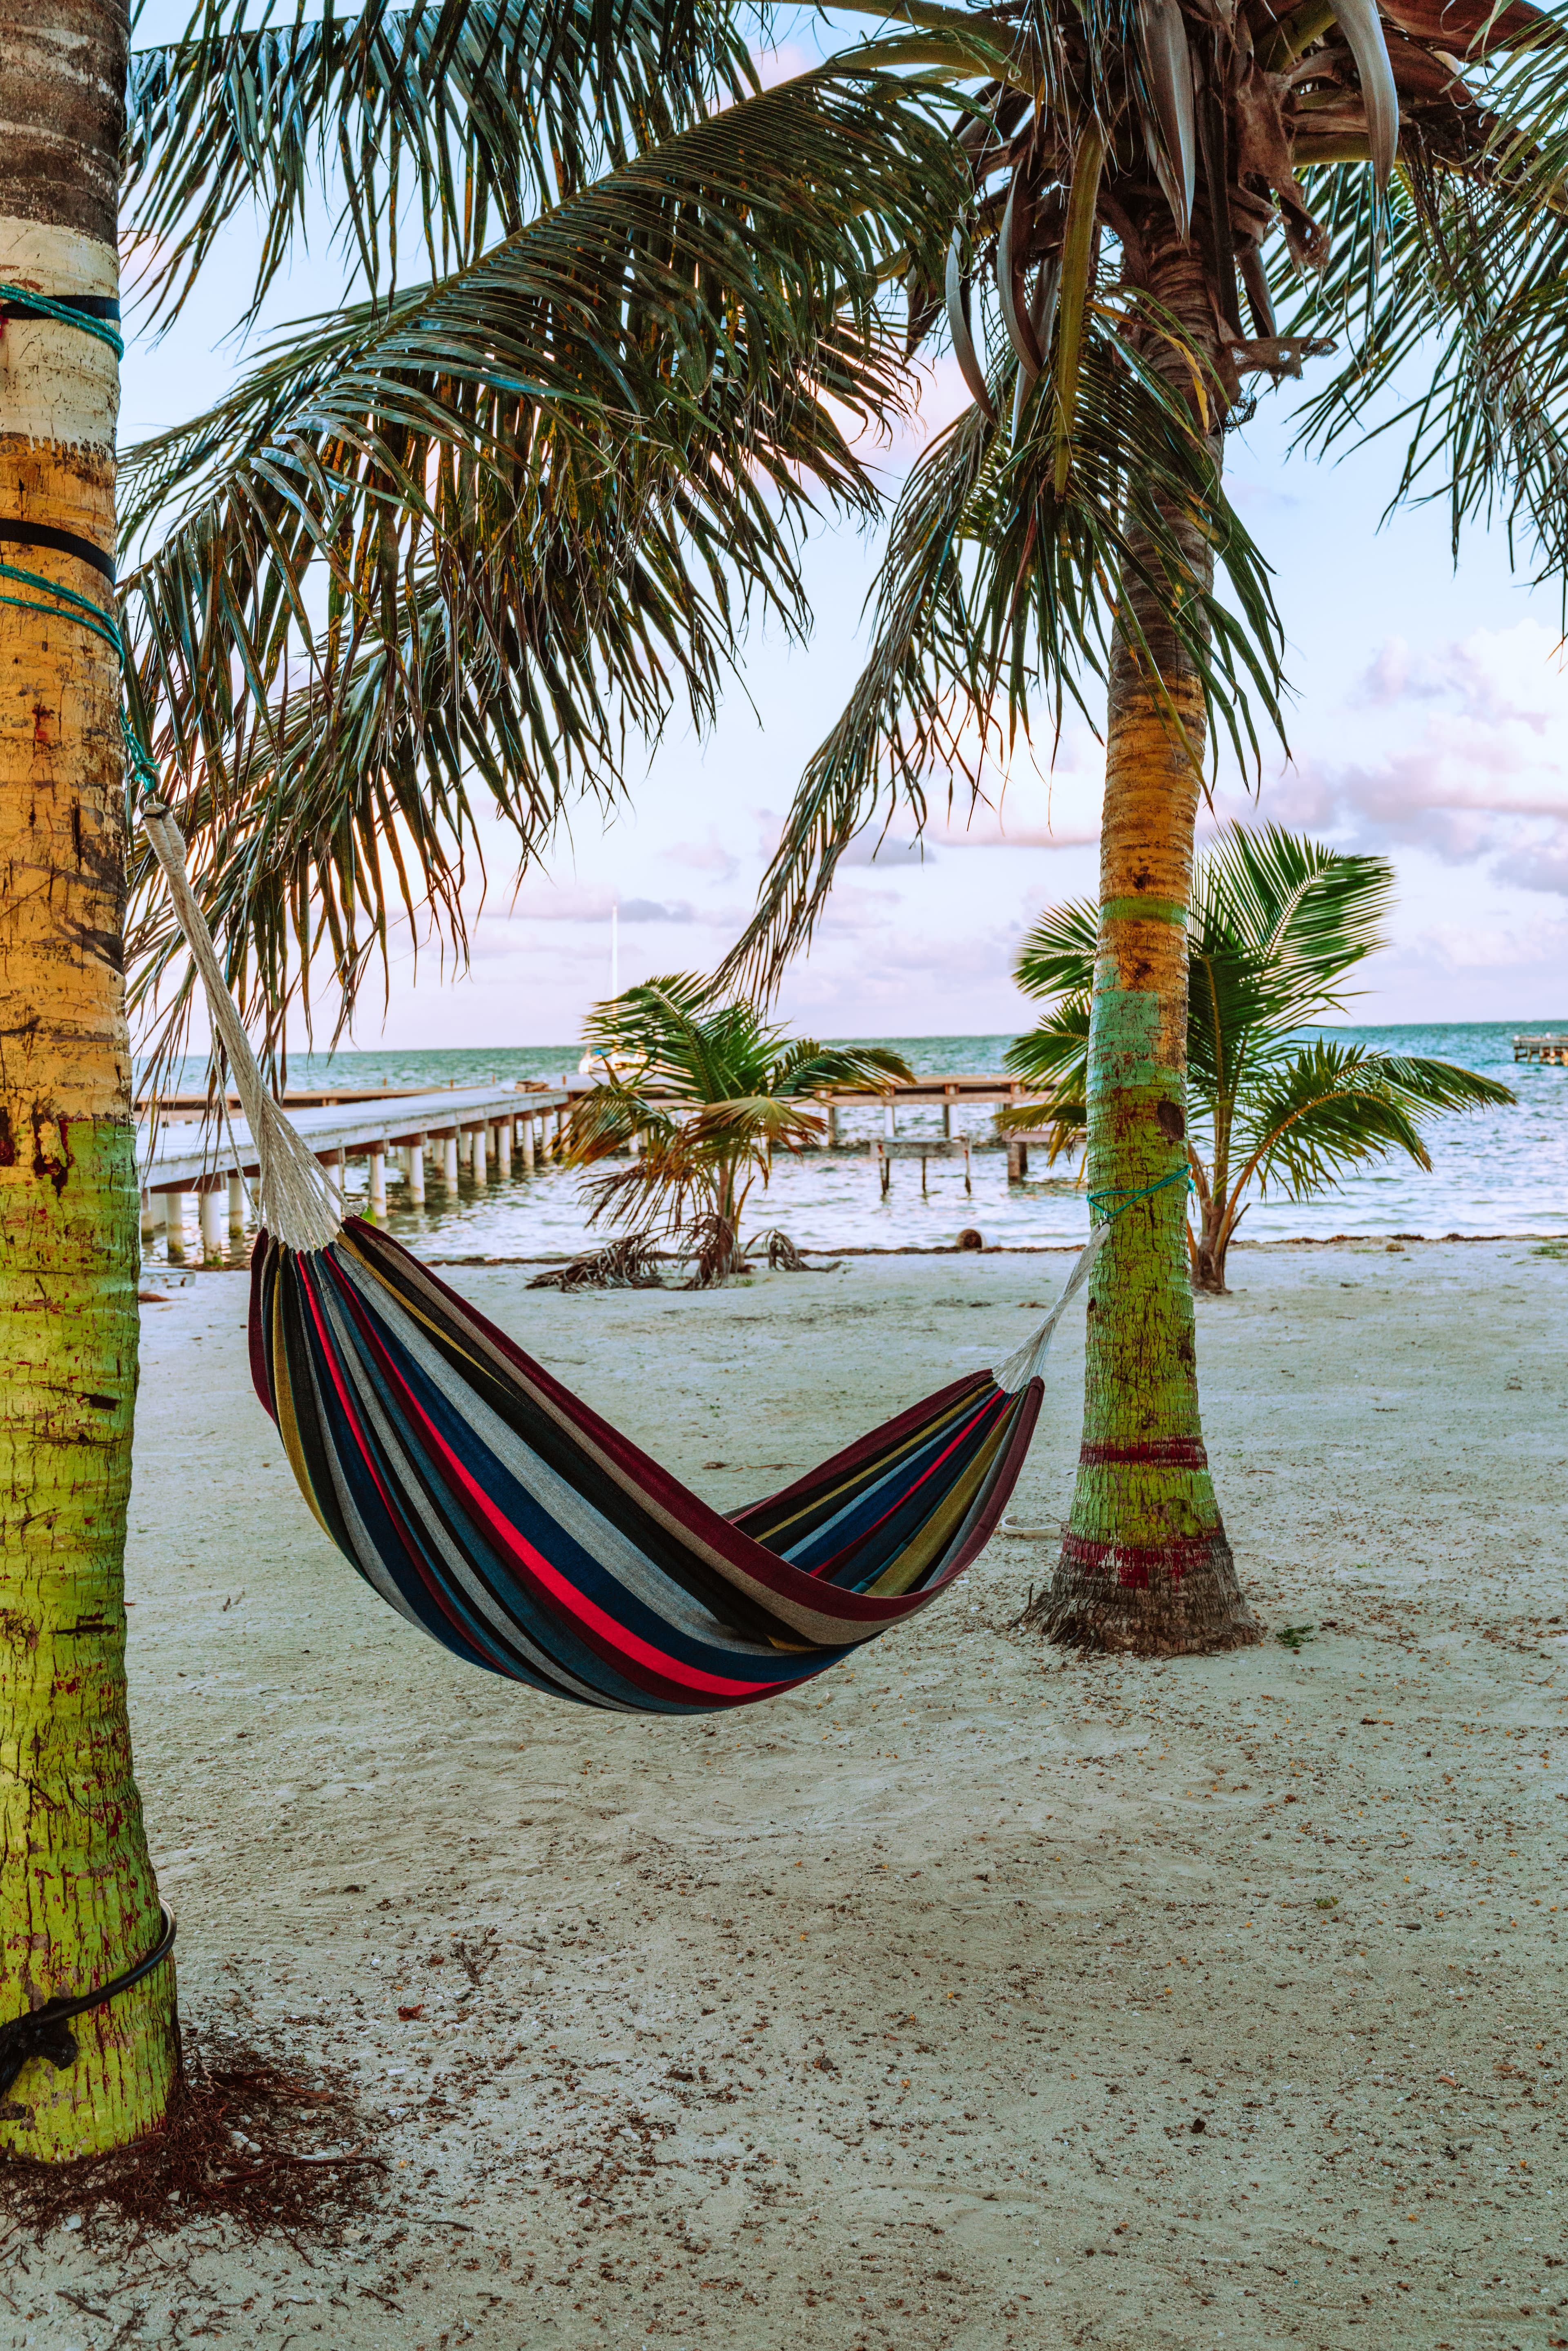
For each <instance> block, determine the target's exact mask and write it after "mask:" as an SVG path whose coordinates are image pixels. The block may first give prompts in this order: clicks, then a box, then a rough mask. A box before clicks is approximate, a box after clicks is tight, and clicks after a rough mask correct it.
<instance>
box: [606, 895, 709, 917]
mask: <svg viewBox="0 0 1568 2351" xmlns="http://www.w3.org/2000/svg"><path fill="white" fill-rule="evenodd" d="M621 919H622V922H623V923H695V921H696V920H697V917H696V915H695V914H694V913H693V911H692V909H691V907H690V906H689V905H688V904H686V902H685V899H684V898H683V899H678V900H677V901H676V903H675V904H674V905H673V906H665V905H663V904H661V903H660V901H659V900H658V899H657V898H626V899H623V900H622V906H621Z"/></svg>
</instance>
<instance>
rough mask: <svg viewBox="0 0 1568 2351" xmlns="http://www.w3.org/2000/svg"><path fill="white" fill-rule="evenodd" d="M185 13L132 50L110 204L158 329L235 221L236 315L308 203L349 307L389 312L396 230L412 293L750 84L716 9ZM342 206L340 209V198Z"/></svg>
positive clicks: (213, 8) (656, 3)
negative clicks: (250, 261) (415, 257)
mask: <svg viewBox="0 0 1568 2351" xmlns="http://www.w3.org/2000/svg"><path fill="white" fill-rule="evenodd" d="M247 13H249V12H248V11H247V10H246V7H245V6H244V5H243V0H204V5H201V6H199V7H198V8H197V9H196V11H195V13H194V14H193V16H192V18H191V21H190V23H189V25H188V26H187V28H186V30H185V33H184V35H183V37H182V38H181V39H179V40H177V41H169V42H162V43H159V44H157V45H156V46H154V47H146V48H142V49H139V50H137V51H136V52H135V53H134V54H133V56H132V58H131V73H130V83H129V89H128V93H127V106H126V128H125V139H124V162H123V181H122V201H123V203H124V204H125V205H126V208H127V213H128V216H129V217H130V219H131V221H132V223H133V227H132V232H131V235H132V244H133V246H134V247H135V248H137V249H138V250H141V251H143V252H145V253H146V255H147V256H149V259H148V267H147V270H146V273H145V276H144V278H143V281H142V290H143V294H144V297H145V298H147V299H148V300H149V301H150V303H151V307H152V316H153V317H154V319H159V320H161V321H162V322H163V323H165V324H167V323H168V322H170V321H171V320H172V319H174V318H176V317H177V316H178V315H179V313H180V311H181V309H182V308H183V307H184V305H185V303H186V302H187V301H188V300H189V298H190V297H191V295H192V293H193V289H194V287H195V286H196V284H197V281H198V279H199V277H200V276H201V273H202V271H203V268H204V266H205V265H206V263H207V262H208V261H209V259H210V258H211V257H212V256H213V254H214V250H215V248H216V246H217V244H218V240H219V239H220V237H221V236H222V235H223V232H224V231H225V228H226V227H227V226H228V225H229V224H230V223H231V222H233V221H234V220H235V217H236V215H238V214H242V213H246V212H254V213H255V214H258V215H259V217H260V220H261V223H262V240H261V252H260V256H259V258H258V261H257V265H256V279H255V283H254V285H253V287H252V288H251V293H250V298H249V312H250V314H251V315H254V313H255V311H256V308H257V307H258V306H259V305H260V303H261V302H262V301H263V300H264V298H266V296H267V292H268V290H269V289H270V287H272V285H273V284H274V282H275V281H276V279H277V277H278V275H279V273H280V272H281V271H283V270H284V269H285V268H286V267H287V263H288V260H289V258H290V256H291V254H292V252H293V250H294V248H295V246H296V244H297V242H298V239H299V238H300V237H301V236H302V235H303V234H304V232H305V227H306V222H307V217H308V212H309V209H310V206H311V204H313V203H315V202H319V201H321V200H322V199H323V198H325V199H326V200H327V201H329V202H330V201H333V200H334V198H336V200H337V201H338V202H340V204H341V213H340V218H339V219H338V221H337V223H336V227H337V230H338V231H339V233H340V235H341V236H342V237H343V238H344V239H346V241H347V242H348V243H349V245H350V248H351V250H352V252H353V254H354V256H355V257H356V260H357V264H358V267H359V270H360V272H361V276H362V277H363V280H364V283H365V286H366V287H367V289H368V290H369V291H371V292H372V293H374V292H376V291H378V290H380V291H382V293H387V294H390V293H391V291H392V288H393V287H394V286H395V284H396V281H397V277H398V235H399V229H400V226H402V225H405V223H406V218H407V215H408V214H410V213H411V212H412V214H413V216H414V218H415V219H416V220H417V223H418V231H419V242H420V244H421V245H422V246H423V256H424V266H425V267H426V269H427V270H428V271H429V273H430V274H431V275H432V276H435V275H438V274H440V273H443V272H444V271H446V270H448V269H450V268H453V267H460V266H464V265H465V263H467V262H470V261H472V260H474V259H475V258H476V257H477V256H478V255H479V254H481V253H482V252H483V251H484V249H485V247H486V246H487V245H488V244H489V243H490V242H491V241H492V239H493V238H494V237H495V236H496V235H511V234H512V233H514V232H515V231H516V230H517V229H519V228H521V227H522V226H523V225H524V224H525V222H526V220H527V219H528V215H529V214H530V213H532V212H533V211H534V210H535V209H537V208H538V207H539V206H541V205H549V204H559V202H561V201H562V199H563V198H565V197H567V196H570V195H572V194H575V193H577V192H578V191H579V190H580V189H581V188H583V187H584V186H586V185H587V183H589V182H590V181H591V180H592V179H595V178H597V177H598V176H599V174H600V173H601V172H602V171H604V170H605V169H606V168H607V167H608V166H611V165H614V164H618V163H622V162H625V161H627V160H628V158H629V157H630V156H631V155H632V154H633V153H635V152H638V151H639V150H643V149H646V148H648V147H650V146H652V145H654V144H657V143H658V142H659V141H661V140H664V139H666V138H668V137H670V136H671V135H673V134H674V132H675V131H680V130H683V129H685V128H686V127H687V126H688V125H689V124H690V123H692V122H693V121H695V120H697V119H698V118H699V117H700V116H702V115H704V114H706V113H707V112H709V111H710V110H712V108H713V107H714V106H715V105H716V104H717V103H722V102H723V101H725V100H727V99H735V98H738V97H740V96H742V95H743V94H744V93H745V92H746V91H747V89H752V88H754V87H755V75H754V72H753V69H752V68H751V65H750V61H749V58H748V57H747V51H746V47H745V43H744V39H743V37H742V34H741V31H740V28H739V26H738V23H737V17H736V15H735V13H734V12H733V11H732V10H730V9H729V8H728V7H727V6H725V5H720V0H429V5H414V6H412V7H411V6H395V7H394V6H390V5H387V0H363V5H361V6H359V7H358V8H356V9H355V10H354V11H353V13H351V14H345V13H344V12H343V11H342V9H341V8H340V7H339V6H338V5H335V0H323V5H320V6H319V10H318V9H315V8H313V9H311V10H310V12H309V13H308V12H307V8H306V5H305V0H298V5H296V6H295V8H294V9H293V11H292V12H289V11H288V10H287V8H282V9H276V10H275V9H274V8H272V7H268V8H267V11H266V18H265V20H264V21H263V22H262V23H261V24H259V25H256V24H250V25H247V24H246V22H245V21H244V19H245V17H246V14H247ZM345 192H346V193H345Z"/></svg>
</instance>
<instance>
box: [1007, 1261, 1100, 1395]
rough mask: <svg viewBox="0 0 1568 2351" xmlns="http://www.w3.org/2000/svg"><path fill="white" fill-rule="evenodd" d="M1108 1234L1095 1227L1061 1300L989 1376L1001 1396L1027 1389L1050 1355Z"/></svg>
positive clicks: (1068, 1279) (1067, 1282)
mask: <svg viewBox="0 0 1568 2351" xmlns="http://www.w3.org/2000/svg"><path fill="white" fill-rule="evenodd" d="M1110 1234H1111V1228H1110V1226H1109V1225H1096V1226H1095V1228H1094V1229H1093V1231H1092V1233H1091V1234H1090V1236H1089V1238H1088V1239H1087V1240H1086V1241H1085V1242H1084V1244H1083V1247H1082V1249H1080V1250H1079V1252H1078V1256H1077V1259H1076V1261H1075V1262H1074V1264H1073V1268H1072V1270H1071V1273H1070V1274H1069V1275H1068V1277H1067V1280H1066V1281H1065V1283H1064V1284H1063V1286H1062V1291H1061V1297H1060V1298H1059V1299H1058V1300H1057V1301H1056V1303H1055V1305H1054V1306H1053V1307H1052V1308H1051V1311H1050V1313H1049V1314H1048V1315H1047V1316H1046V1318H1045V1320H1044V1322H1042V1323H1041V1324H1040V1328H1039V1330H1038V1331H1031V1332H1030V1335H1029V1337H1028V1338H1027V1339H1026V1340H1025V1341H1024V1343H1023V1345H1022V1346H1021V1347H1015V1348H1014V1350H1013V1352H1012V1353H1011V1354H1010V1355H1009V1357H1008V1359H1007V1361H1006V1363H1005V1364H1003V1365H1002V1366H1001V1368H1000V1370H999V1371H998V1372H996V1373H994V1374H992V1376H993V1377H994V1379H995V1381H996V1383H997V1385H998V1387H999V1388H1000V1389H1001V1391H1002V1394H1003V1395H1017V1394H1018V1392H1019V1388H1025V1387H1027V1386H1028V1385H1029V1384H1030V1380H1032V1379H1033V1378H1035V1377H1036V1375H1037V1374H1038V1373H1039V1371H1040V1365H1041V1364H1043V1363H1044V1361H1045V1359H1046V1356H1047V1354H1048V1353H1050V1350H1051V1341H1052V1339H1054V1338H1055V1336H1056V1326H1057V1324H1058V1323H1059V1322H1061V1318H1062V1316H1063V1314H1065V1312H1066V1311H1067V1309H1068V1307H1069V1305H1070V1304H1071V1301H1072V1300H1073V1299H1074V1298H1076V1297H1077V1295H1078V1293H1079V1291H1080V1290H1082V1287H1083V1285H1084V1283H1085V1282H1086V1281H1087V1280H1088V1279H1089V1276H1090V1274H1091V1273H1092V1271H1093V1268H1094V1260H1095V1259H1096V1258H1097V1257H1098V1256H1099V1254H1100V1252H1101V1250H1102V1249H1103V1248H1104V1246H1105V1243H1106V1241H1107V1240H1108V1239H1109V1238H1110Z"/></svg>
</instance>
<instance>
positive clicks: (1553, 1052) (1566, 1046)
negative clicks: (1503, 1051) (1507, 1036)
mask: <svg viewBox="0 0 1568 2351" xmlns="http://www.w3.org/2000/svg"><path fill="white" fill-rule="evenodd" d="M1513 1058H1514V1060H1515V1061H1550V1062H1552V1063H1554V1064H1555V1065H1556V1067H1557V1068H1558V1069H1560V1070H1561V1069H1564V1068H1568V1029H1558V1030H1557V1031H1556V1032H1555V1034H1545V1035H1542V1036H1538V1037H1516V1038H1515V1039H1514V1040H1513Z"/></svg>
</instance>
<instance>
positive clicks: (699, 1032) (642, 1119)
mask: <svg viewBox="0 0 1568 2351" xmlns="http://www.w3.org/2000/svg"><path fill="white" fill-rule="evenodd" d="M584 1039H585V1041H586V1043H587V1044H588V1046H589V1049H590V1050H591V1051H592V1052H593V1053H595V1054H597V1055H600V1056H601V1057H602V1060H603V1062H604V1065H605V1067H606V1068H607V1070H608V1071H609V1073H610V1074H609V1076H608V1078H607V1080H606V1081H605V1082H604V1083H603V1084H601V1085H597V1086H595V1087H594V1089H593V1091H592V1092H591V1093H589V1094H586V1095H584V1096H582V1097H580V1099H579V1101H578V1102H575V1103H574V1104H573V1106H572V1114H571V1130H570V1144H569V1149H568V1156H569V1158H570V1160H571V1161H572V1163H573V1164H574V1165H577V1166H579V1167H592V1166H595V1165H598V1163H599V1162H600V1161H601V1160H603V1159H606V1158H608V1157H609V1156H610V1155H611V1154H612V1152H623V1151H627V1150H631V1151H632V1152H633V1154H634V1156H633V1158H632V1165H631V1166H630V1167H628V1168H624V1169H622V1170H619V1171H617V1172H616V1173H615V1174H614V1175H605V1176H601V1177H600V1178H599V1180H598V1183H597V1184H596V1186H594V1190H595V1192H596V1195H597V1200H596V1206H595V1208H594V1217H599V1216H601V1215H607V1216H609V1217H611V1218H612V1220H613V1221H618V1222H621V1223H628V1224H629V1223H632V1222H633V1221H634V1220H639V1219H646V1218H647V1217H649V1215H650V1212H656V1222H655V1224H654V1225H653V1228H651V1229H652V1230H655V1231H658V1232H660V1233H662V1234H664V1235H672V1234H680V1235H683V1236H684V1237H685V1238H686V1239H687V1242H688V1244H689V1246H690V1248H691V1249H692V1252H693V1254H694V1256H695V1259H696V1269H697V1270H696V1272H695V1276H694V1277H693V1283H692V1286H693V1287H700V1288H705V1289H706V1287H707V1286H708V1285H709V1284H710V1283H711V1282H714V1281H722V1280H726V1279H727V1277H728V1276H729V1275H730V1274H732V1273H737V1272H739V1271H742V1270H744V1268H745V1264H746V1250H745V1247H744V1246H743V1244H742V1242H741V1238H740V1219H741V1217H742V1216H743V1214H744V1213H745V1208H746V1203H747V1198H748V1196H749V1195H750V1193H751V1190H752V1186H754V1185H755V1184H756V1183H757V1182H758V1179H760V1181H761V1183H762V1185H763V1186H764V1188H766V1186H767V1185H768V1178H769V1176H770V1175H771V1173H772V1166H773V1154H774V1152H775V1151H776V1150H779V1149H783V1150H786V1151H800V1150H801V1149H803V1148H804V1146H805V1145H806V1144H809V1143H814V1142H817V1141H819V1140H820V1139H821V1136H822V1134H824V1133H825V1132H826V1127H827V1122H826V1120H825V1119H824V1117H823V1116H822V1114H821V1111H819V1110H815V1109H813V1108H812V1107H811V1104H812V1103H813V1102H821V1100H822V1099H823V1098H824V1097H825V1096H826V1095H827V1094H828V1093H829V1092H830V1091H831V1089H833V1088H835V1087H842V1086H854V1087H857V1088H862V1089H866V1090H869V1091H871V1092H879V1093H880V1092H883V1091H884V1090H885V1088H886V1086H887V1084H888V1082H889V1081H890V1080H893V1079H897V1078H909V1077H912V1076H913V1074H914V1072H913V1071H911V1069H910V1067H909V1064H908V1063H907V1061H904V1059H903V1057H902V1056H901V1055H900V1054H897V1053H894V1052H892V1051H890V1050H888V1049H887V1048H886V1047H884V1046H881V1045H819V1044H818V1043H816V1042H815V1040H810V1039H806V1038H789V1037H786V1035H785V1033H784V1031H783V1030H782V1029H776V1028H770V1027H768V1025H767V1024H766V1023H765V1022H764V1021H763V1020H762V1019H760V1018H759V1017H758V1012H757V1009H756V1007H755V1006H754V1005H751V1004H749V1003H746V1002H740V1003H727V1002H725V1001H723V1000H722V998H720V997H719V995H718V994H717V992H716V989H715V987H714V984H713V982H712V981H711V980H709V979H704V978H699V977H695V976H694V975H692V974H690V973H685V972H677V973H674V974H673V975H672V976H671V977H668V978H664V979H651V980H648V981H646V982H645V983H644V984H643V986H642V987H632V988H628V989H627V990H626V992H625V994H624V995H622V996H618V997H615V998H612V1001H611V1002H609V1003H608V1004H601V1005H599V1006H597V1007H596V1008H595V1009H594V1012H593V1014H592V1016H591V1019H589V1021H588V1023H587V1025H586V1028H585V1029H584ZM773 1238H774V1240H775V1241H776V1242H777V1241H778V1240H779V1239H780V1238H782V1237H781V1236H778V1235H775V1236H773ZM753 1246H755V1244H753Z"/></svg>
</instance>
